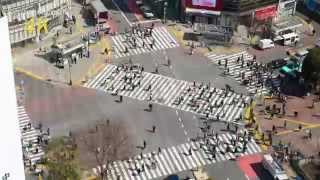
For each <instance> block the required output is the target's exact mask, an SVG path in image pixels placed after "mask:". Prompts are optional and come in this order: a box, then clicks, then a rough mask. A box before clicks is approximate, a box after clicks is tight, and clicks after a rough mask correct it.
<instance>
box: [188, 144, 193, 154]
mask: <svg viewBox="0 0 320 180" xmlns="http://www.w3.org/2000/svg"><path fill="white" fill-rule="evenodd" d="M188 151H189V155H190V156H191V155H192V149H191V146H190V147H189V149H188Z"/></svg>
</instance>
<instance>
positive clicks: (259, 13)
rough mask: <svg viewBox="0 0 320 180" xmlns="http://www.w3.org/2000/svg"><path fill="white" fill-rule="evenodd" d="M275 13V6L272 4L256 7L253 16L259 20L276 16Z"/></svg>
mask: <svg viewBox="0 0 320 180" xmlns="http://www.w3.org/2000/svg"><path fill="white" fill-rule="evenodd" d="M276 14H277V6H276V5H272V6H267V7H264V8H261V9H257V10H256V11H255V18H256V19H257V20H260V21H261V20H266V19H268V18H272V17H274V16H276Z"/></svg>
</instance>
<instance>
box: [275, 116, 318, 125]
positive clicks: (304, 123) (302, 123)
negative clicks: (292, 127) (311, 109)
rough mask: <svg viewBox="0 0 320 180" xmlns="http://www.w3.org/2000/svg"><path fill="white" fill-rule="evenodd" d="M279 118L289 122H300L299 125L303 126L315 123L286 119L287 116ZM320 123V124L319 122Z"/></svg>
mask: <svg viewBox="0 0 320 180" xmlns="http://www.w3.org/2000/svg"><path fill="white" fill-rule="evenodd" d="M279 120H281V121H287V122H291V123H295V124H301V125H304V126H312V125H315V124H312V123H306V122H302V121H300V120H292V119H287V118H279ZM319 125H320V124H319Z"/></svg>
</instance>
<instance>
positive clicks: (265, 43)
mask: <svg viewBox="0 0 320 180" xmlns="http://www.w3.org/2000/svg"><path fill="white" fill-rule="evenodd" d="M258 46H259V48H260V49H262V50H263V49H268V48H274V43H273V41H272V40H271V39H261V40H260V41H259V43H258Z"/></svg>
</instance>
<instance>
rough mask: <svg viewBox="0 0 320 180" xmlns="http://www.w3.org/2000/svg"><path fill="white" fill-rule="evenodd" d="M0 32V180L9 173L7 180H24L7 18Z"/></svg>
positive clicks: (0, 22) (4, 18) (0, 21)
mask: <svg viewBox="0 0 320 180" xmlns="http://www.w3.org/2000/svg"><path fill="white" fill-rule="evenodd" d="M0 32H1V33H0V39H1V43H0V54H1V61H0V82H1V85H0V91H1V93H0V109H1V118H0V123H1V125H0V145H1V148H0V179H2V178H3V176H4V175H5V174H6V173H9V175H10V177H9V178H8V180H11V179H15V180H24V179H25V174H24V166H23V157H22V146H21V140H20V139H21V133H20V129H19V121H18V115H17V99H16V93H15V84H14V74H13V63H12V57H11V47H10V40H9V29H8V20H7V17H2V18H1V17H0Z"/></svg>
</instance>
